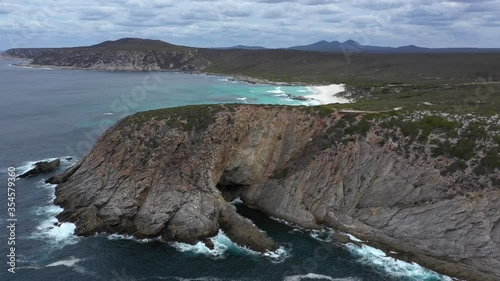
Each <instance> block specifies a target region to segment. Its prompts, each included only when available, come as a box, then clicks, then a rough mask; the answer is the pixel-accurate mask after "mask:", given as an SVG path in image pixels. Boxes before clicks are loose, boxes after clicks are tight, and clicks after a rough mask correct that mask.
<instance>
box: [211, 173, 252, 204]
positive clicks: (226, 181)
mask: <svg viewBox="0 0 500 281" xmlns="http://www.w3.org/2000/svg"><path fill="white" fill-rule="evenodd" d="M249 185H250V182H249V180H248V177H247V176H245V173H244V172H243V171H241V170H240V169H234V170H226V171H224V173H223V174H222V176H221V177H220V179H219V182H218V183H217V189H219V191H220V192H221V194H222V196H223V197H224V199H225V200H226V201H228V202H231V201H233V200H235V199H237V198H239V197H240V194H241V192H242V191H243V190H244V189H245V188H246V187H248V186H249Z"/></svg>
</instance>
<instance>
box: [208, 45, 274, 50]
mask: <svg viewBox="0 0 500 281" xmlns="http://www.w3.org/2000/svg"><path fill="white" fill-rule="evenodd" d="M216 49H219V50H266V49H267V48H266V47H261V46H245V45H237V46H233V47H221V48H216Z"/></svg>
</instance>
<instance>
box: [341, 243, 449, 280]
mask: <svg viewBox="0 0 500 281" xmlns="http://www.w3.org/2000/svg"><path fill="white" fill-rule="evenodd" d="M346 246H347V248H348V249H349V250H350V251H351V252H352V253H353V254H355V255H357V256H358V257H359V262H361V263H363V264H366V265H369V266H374V267H376V268H377V269H380V270H383V271H384V272H385V273H387V274H390V275H392V276H395V277H406V278H411V279H412V280H415V281H420V280H428V279H432V280H443V281H452V279H451V278H449V277H447V276H442V275H440V274H438V273H436V272H434V271H431V270H429V269H426V268H424V267H422V266H420V265H419V264H416V263H408V262H404V261H401V260H398V259H395V258H392V257H388V256H386V254H385V253H384V252H383V251H381V250H379V249H376V248H373V247H370V246H367V245H362V246H361V247H358V246H356V245H354V244H351V243H350V244H347V245H346Z"/></svg>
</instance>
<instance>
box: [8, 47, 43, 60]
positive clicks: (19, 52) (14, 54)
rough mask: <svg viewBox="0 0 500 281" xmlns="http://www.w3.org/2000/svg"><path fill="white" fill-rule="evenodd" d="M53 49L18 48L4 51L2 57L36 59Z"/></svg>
mask: <svg viewBox="0 0 500 281" xmlns="http://www.w3.org/2000/svg"><path fill="white" fill-rule="evenodd" d="M50 50H51V49H49V48H17V49H9V50H7V51H5V52H3V53H2V54H1V55H0V57H3V58H8V59H34V58H36V57H38V56H39V55H41V54H44V53H46V52H48V51H50Z"/></svg>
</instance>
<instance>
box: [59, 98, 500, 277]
mask: <svg viewBox="0 0 500 281" xmlns="http://www.w3.org/2000/svg"><path fill="white" fill-rule="evenodd" d="M337 121H338V114H325V113H324V112H317V111H315V110H314V108H302V107H280V106H249V105H212V106H188V107H181V108H172V109H163V110H156V111H148V112H142V113H137V114H135V115H132V116H129V117H127V118H125V119H123V120H121V121H119V122H118V123H117V124H116V125H115V126H113V127H112V128H110V129H109V130H108V131H107V132H106V133H105V134H104V135H103V136H102V137H101V138H100V139H99V141H98V142H97V144H96V145H95V147H94V148H93V149H92V151H91V152H90V153H89V154H88V155H87V156H85V157H84V158H83V159H82V160H81V161H80V162H79V163H78V164H76V165H75V166H73V167H71V168H70V169H69V170H67V171H66V172H65V173H63V174H62V175H59V176H57V177H54V178H53V179H52V181H51V182H53V183H57V184H59V185H58V187H57V188H56V199H55V203H56V204H58V205H60V206H61V207H62V208H64V211H63V212H62V213H61V214H59V215H58V219H59V220H60V221H62V222H73V223H75V224H76V226H77V228H76V233H77V234H79V235H94V234H95V233H96V232H107V233H120V234H129V235H134V236H136V237H138V238H146V237H158V236H161V237H162V238H163V239H165V240H174V241H180V242H186V243H196V242H198V241H203V240H204V239H206V238H208V237H212V236H214V235H216V234H217V233H218V231H219V229H222V230H224V232H225V233H226V234H227V236H228V237H229V238H231V239H232V240H233V241H235V242H236V243H238V244H240V245H245V246H247V247H249V248H251V249H253V250H256V251H261V252H263V251H267V250H273V249H276V247H277V245H276V244H275V243H274V242H272V240H270V239H269V237H267V235H266V234H265V233H263V232H261V231H260V230H259V229H258V228H257V227H256V226H254V225H253V223H252V222H251V221H249V220H247V219H246V218H244V217H242V216H241V215H239V214H238V213H237V212H236V211H235V209H234V207H233V206H232V205H231V204H229V203H228V202H227V201H226V200H225V199H224V196H223V195H222V192H221V191H220V190H219V189H218V186H220V187H221V188H223V189H224V190H225V192H224V193H226V191H227V190H230V189H234V190H235V192H230V193H229V195H226V198H227V199H234V198H237V197H240V198H241V200H242V201H243V202H244V203H245V204H246V205H248V206H249V207H252V208H256V209H259V210H261V211H263V212H265V213H267V214H269V215H271V216H273V217H276V218H280V219H284V220H287V221H289V222H291V223H294V224H296V225H299V226H301V227H304V228H312V229H317V228H318V227H319V226H320V225H326V226H330V227H335V228H337V229H340V230H342V231H344V232H347V233H351V234H354V235H356V236H357V237H359V238H361V239H363V240H366V241H372V242H376V243H380V244H381V245H385V246H387V247H388V248H389V249H392V250H395V251H397V252H398V253H400V254H402V255H405V254H408V255H411V257H412V258H413V260H414V261H417V262H419V263H421V264H422V265H424V266H427V267H429V268H432V269H435V270H438V271H439V272H442V273H446V274H450V275H453V276H459V277H462V278H466V279H468V280H498V279H499V278H500V191H499V190H490V189H486V190H481V191H477V192H470V193H469V194H467V195H464V194H462V193H457V192H455V191H454V190H456V186H452V184H451V183H450V182H451V181H449V179H448V178H446V177H445V176H443V175H441V173H440V172H441V171H440V170H439V169H436V168H433V167H435V166H433V165H431V164H432V163H433V162H432V161H436V162H437V161H438V160H437V159H426V158H424V157H422V158H419V159H410V158H408V157H407V155H406V154H402V153H400V152H398V151H399V150H393V149H391V148H390V146H389V145H386V146H384V145H381V144H380V142H379V141H376V137H377V135H376V134H377V133H376V132H374V131H370V132H368V133H367V134H368V135H367V136H366V137H355V136H353V137H352V138H349V140H348V141H346V142H339V143H333V141H332V138H333V139H334V138H335V132H336V131H335V128H336V127H335V126H336V124H337ZM327 136H328V137H327ZM453 184H454V185H455V183H453ZM463 189H464V190H466V187H465V186H464V187H463ZM342 240H345V239H344V238H342Z"/></svg>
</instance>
